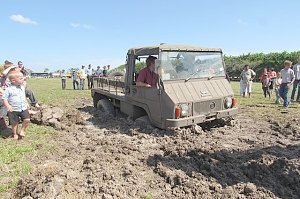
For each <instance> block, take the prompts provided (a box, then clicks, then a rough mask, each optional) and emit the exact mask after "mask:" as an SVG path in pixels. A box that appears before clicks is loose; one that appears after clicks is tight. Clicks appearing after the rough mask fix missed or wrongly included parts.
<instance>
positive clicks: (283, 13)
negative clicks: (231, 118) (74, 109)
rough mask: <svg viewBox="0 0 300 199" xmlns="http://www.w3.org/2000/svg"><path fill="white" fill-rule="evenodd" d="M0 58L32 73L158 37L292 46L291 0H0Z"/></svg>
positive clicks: (231, 45) (225, 45)
mask: <svg viewBox="0 0 300 199" xmlns="http://www.w3.org/2000/svg"><path fill="white" fill-rule="evenodd" d="M0 8H1V11H0V27H1V28H0V45H1V48H0V49H1V50H0V63H4V61H5V60H9V61H12V62H13V63H15V64H16V63H17V62H18V61H19V60H21V61H23V63H24V65H25V67H26V68H29V69H31V70H33V71H34V72H43V71H44V70H45V68H48V69H49V70H50V71H56V70H62V69H70V68H80V67H81V65H85V66H87V65H88V64H91V65H92V67H93V68H96V67H97V66H101V67H102V66H104V65H108V64H109V65H111V68H114V67H118V66H119V65H122V64H125V61H126V53H127V50H128V49H129V48H133V47H142V46H152V45H157V44H160V43H170V44H189V45H194V46H200V47H209V48H210V47H212V48H222V50H223V52H224V54H225V55H241V54H247V53H260V52H263V53H269V52H283V51H288V52H292V51H299V50H300V25H299V22H300V1H299V0H286V1H283V0H251V1H250V0H213V1H208V0H184V1H182V0H180V1H179V0H152V1H145V0H127V1H124V0H109V1H105V0H1V1H0Z"/></svg>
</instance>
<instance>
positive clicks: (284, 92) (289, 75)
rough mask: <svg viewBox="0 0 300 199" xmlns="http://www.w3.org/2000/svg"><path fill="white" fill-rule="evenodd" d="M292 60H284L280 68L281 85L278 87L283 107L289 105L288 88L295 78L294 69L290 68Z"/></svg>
mask: <svg viewBox="0 0 300 199" xmlns="http://www.w3.org/2000/svg"><path fill="white" fill-rule="evenodd" d="M291 66H292V62H291V61H289V60H286V61H285V62H284V68H283V69H281V71H280V74H281V78H282V80H281V85H280V88H279V95H280V97H282V99H283V107H284V108H288V106H289V99H288V93H289V90H290V87H291V85H292V84H293V83H294V80H295V74H294V71H293V70H292V69H291Z"/></svg>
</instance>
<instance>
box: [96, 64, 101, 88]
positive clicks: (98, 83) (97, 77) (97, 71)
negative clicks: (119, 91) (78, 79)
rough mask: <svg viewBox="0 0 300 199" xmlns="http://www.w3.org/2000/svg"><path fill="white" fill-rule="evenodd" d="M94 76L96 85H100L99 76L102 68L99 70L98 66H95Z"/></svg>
mask: <svg viewBox="0 0 300 199" xmlns="http://www.w3.org/2000/svg"><path fill="white" fill-rule="evenodd" d="M95 76H96V79H97V87H100V79H99V78H100V77H101V76H102V70H101V68H100V66H97V70H96V72H95Z"/></svg>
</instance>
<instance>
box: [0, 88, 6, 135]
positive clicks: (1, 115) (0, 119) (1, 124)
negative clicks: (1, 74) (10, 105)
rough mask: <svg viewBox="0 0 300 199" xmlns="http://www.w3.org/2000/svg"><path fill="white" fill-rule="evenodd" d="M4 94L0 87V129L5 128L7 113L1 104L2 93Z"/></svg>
mask: <svg viewBox="0 0 300 199" xmlns="http://www.w3.org/2000/svg"><path fill="white" fill-rule="evenodd" d="M3 94H4V90H3V89H2V88H0V98H1V99H0V131H2V130H4V129H6V128H7V125H6V122H5V116H6V115H7V111H6V108H5V106H4V104H3V100H2V95H3Z"/></svg>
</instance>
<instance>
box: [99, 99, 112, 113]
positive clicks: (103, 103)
mask: <svg viewBox="0 0 300 199" xmlns="http://www.w3.org/2000/svg"><path fill="white" fill-rule="evenodd" d="M97 109H100V110H101V111H103V112H105V113H107V114H110V115H115V109H114V106H113V104H112V103H111V102H110V101H109V100H108V99H106V98H105V99H101V100H99V101H98V103H97Z"/></svg>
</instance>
